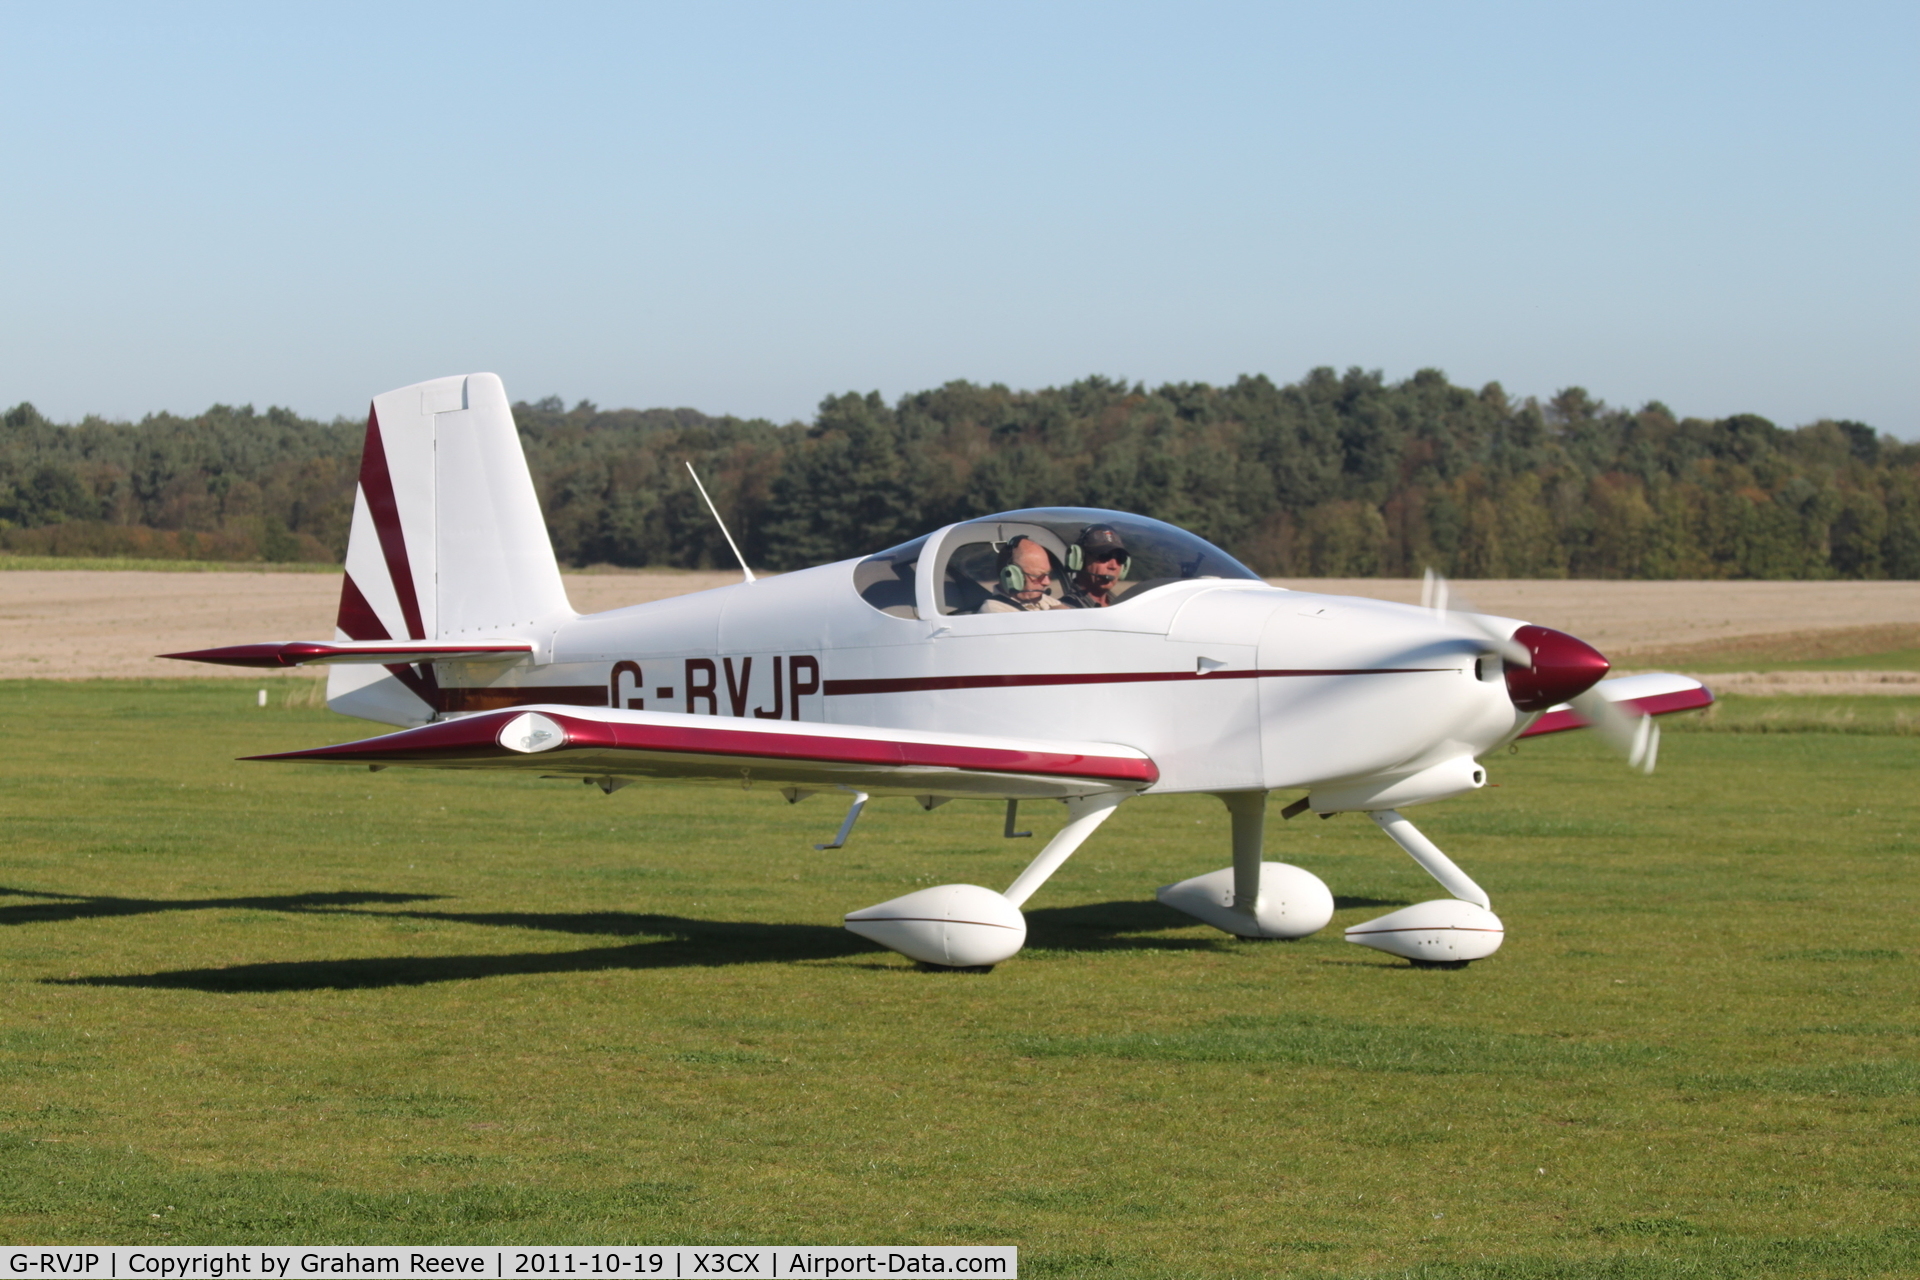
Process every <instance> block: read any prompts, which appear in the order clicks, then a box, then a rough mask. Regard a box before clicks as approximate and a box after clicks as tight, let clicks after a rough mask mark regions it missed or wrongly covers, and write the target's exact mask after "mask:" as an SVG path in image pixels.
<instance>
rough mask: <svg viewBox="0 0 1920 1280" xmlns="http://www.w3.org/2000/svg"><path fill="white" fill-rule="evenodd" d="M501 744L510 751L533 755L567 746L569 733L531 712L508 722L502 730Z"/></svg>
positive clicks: (555, 723) (535, 712)
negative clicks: (537, 752)
mask: <svg viewBox="0 0 1920 1280" xmlns="http://www.w3.org/2000/svg"><path fill="white" fill-rule="evenodd" d="M499 743H500V745H501V746H503V747H505V748H506V749H507V750H509V751H520V752H524V753H526V754H528V755H531V754H533V753H534V752H536V751H551V750H553V749H554V748H555V747H563V746H565V745H566V744H567V731H566V730H565V729H563V728H561V727H560V725H559V724H558V723H557V722H556V721H553V720H549V719H548V718H547V717H546V716H543V715H541V714H540V713H539V712H538V711H529V712H526V713H525V714H524V715H517V716H515V717H514V718H513V719H511V720H509V721H507V723H506V725H505V726H504V727H503V728H502V729H501V730H500V737H499Z"/></svg>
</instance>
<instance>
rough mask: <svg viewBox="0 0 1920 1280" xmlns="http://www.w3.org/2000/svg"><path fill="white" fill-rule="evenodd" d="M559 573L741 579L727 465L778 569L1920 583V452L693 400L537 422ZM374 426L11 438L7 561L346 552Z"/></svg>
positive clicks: (1389, 425)
mask: <svg viewBox="0 0 1920 1280" xmlns="http://www.w3.org/2000/svg"><path fill="white" fill-rule="evenodd" d="M516 415H517V418H518V421H519V425H520V430H521V435H522V438H523V440H524V442H525V444H526V448H527V456H528V461H529V463H530V464H531V466H532V469H533V473H534V477H535V483H536V484H537V485H538V486H539V488H540V492H541V498H542V501H543V502H544V504H545V509H546V512H547V520H548V525H549V527H550V528H551V529H552V532H553V538H554V545H555V548H556V550H558V552H559V553H560V555H561V557H562V559H563V560H565V561H568V562H570V563H574V564H590V563H596V562H607V563H614V564H627V565H641V564H652V565H677V566H685V567H695V566H702V565H721V564H726V563H729V562H730V559H731V557H730V555H729V553H728V552H727V549H726V546H725V543H724V542H723V540H722V539H721V538H720V535H719V533H718V531H717V530H716V529H715V528H714V527H713V522H712V520H711V518H710V517H708V516H707V514H706V512H705V511H704V509H703V508H702V507H701V505H700V501H699V498H698V496H697V495H696V494H695V493H694V491H693V488H692V486H691V484H689V483H688V481H687V479H686V473H685V469H684V467H683V466H682V462H683V461H687V460H690V461H692V462H693V463H694V464H695V465H696V466H697V467H699V468H700V471H701V475H702V477H703V478H704V479H705V480H706V482H707V485H708V487H709V489H710V490H711V491H712V492H713V495H714V498H715V500H716V501H717V502H718V503H719V504H720V506H721V509H722V510H723V511H725V512H727V514H728V518H729V520H730V521H731V522H732V523H733V525H734V532H735V533H736V535H738V536H739V537H740V538H741V541H742V543H743V544H744V545H745V547H746V548H747V551H748V554H749V556H750V557H751V558H752V559H753V560H754V562H755V563H757V564H768V565H772V566H774V567H778V568H791V567H797V566H800V565H805V564H812V563H818V562H820V561H823V560H828V559H833V558H836V557H840V556H847V555H856V554H860V553H862V552H865V551H869V550H873V549H877V548H879V547H883V546H886V545H888V544H890V543H892V542H897V541H901V540H904V539H906V538H910V537H913V536H915V535H917V534H919V533H922V532H925V531H926V530H927V529H930V528H933V527H935V526H937V525H940V524H942V523H945V522H947V521H949V520H955V519H960V518H963V517H966V516H971V515H978V514H982V513H984V512H989V511H996V510H1005V509H1008V508H1012V507H1021V506H1034V505H1043V504H1056V503H1071V504H1077V505H1085V506H1103V507H1118V508H1123V509H1126V510H1131V511H1138V512H1142V513H1144V514H1147V515H1153V516H1158V517H1160V518H1161V519H1164V520H1170V521H1172V522H1174V523H1176V524H1180V525H1183V526H1185V527H1187V528H1190V529H1193V530H1194V531H1195V532H1197V533H1200V534H1202V535H1203V536H1205V537H1208V538H1210V539H1212V540H1214V541H1216V542H1218V543H1220V544H1221V545H1223V546H1225V547H1227V548H1228V549H1229V550H1231V551H1233V552H1235V553H1236V554H1237V555H1239V556H1240V557H1241V558H1242V559H1244V560H1246V561H1247V562H1248V563H1249V564H1251V565H1253V566H1254V567H1256V568H1258V569H1261V570H1263V571H1265V572H1269V573H1275V574H1298V575H1328V576H1346V575H1354V576H1367V575H1377V574H1388V575H1403V574H1417V573H1418V572H1419V571H1420V569H1421V568H1422V567H1423V566H1426V565H1433V566H1436V567H1438V568H1441V569H1443V570H1445V571H1447V572H1449V573H1451V574H1454V575H1455V576H1458V577H1564V576H1573V577H1606V578H1613V577H1643V578H1726V577H1744V578H1827V577H1851V578H1882V577H1896V578H1916V577H1920V445H1910V444H1902V443H1900V442H1899V441H1896V440H1894V439H1892V438H1890V437H1886V436H1882V435H1879V434H1877V433H1876V432H1874V431H1873V430H1872V429H1871V428H1869V427H1866V426H1863V425H1861V424H1859V423H1853V422H1826V421H1823V422H1817V423H1814V424H1812V425H1810V426H1804V427H1801V428H1799V429H1797V430H1785V429H1782V428H1779V427H1776V426H1775V425H1774V424H1772V423H1770V422H1768V421H1766V420H1765V419H1763V418H1759V417H1754V416H1752V415H1738V416H1735V417H1731V418H1725V419H1721V420H1718V421H1706V420H1701V419H1695V418H1684V419H1683V418H1678V417H1676V416H1675V415H1674V414H1673V413H1672V412H1671V411H1670V410H1669V409H1667V408H1666V406H1664V405H1662V404H1659V403H1652V404H1648V405H1646V406H1645V407H1644V408H1642V409H1640V410H1638V411H1627V410H1621V409H1615V408H1610V407H1609V406H1607V405H1605V404H1602V403H1600V402H1598V401H1596V400H1594V399H1593V398H1592V397H1591V396H1589V395H1588V394H1587V393H1586V392H1585V391H1582V390H1580V389H1579V388H1570V389H1568V390H1566V391H1563V392H1561V393H1560V394H1559V395H1557V396H1555V397H1553V398H1552V400H1550V401H1548V402H1547V403H1545V404H1541V403H1538V402H1536V401H1533V400H1530V399H1529V400H1515V399H1512V398H1510V397H1508V396H1507V395H1506V394H1505V392H1504V391H1502V389H1501V388H1500V386H1499V385H1498V384H1490V385H1488V386H1486V387H1484V388H1481V389H1480V390H1478V391H1475V390H1472V389H1469V388H1465V387H1457V386H1454V385H1453V384H1451V383H1450V382H1449V381H1448V380H1447V378H1446V377H1445V376H1444V375H1443V374H1441V373H1440V372H1438V371H1436V370H1423V371H1421V372H1420V373H1417V374H1415V375H1414V376H1413V377H1411V378H1409V379H1407V380H1406V381H1404V382H1399V383H1388V382H1386V381H1385V380H1384V379H1383V378H1382V377H1381V376H1380V375H1379V374H1378V373H1366V372H1363V371H1361V370H1358V369H1354V370H1349V371H1348V372H1347V373H1345V374H1339V373H1336V372H1335V371H1333V370H1331V369H1316V370H1314V371H1313V372H1311V373H1309V374H1308V375H1307V376H1306V377H1305V378H1303V379H1301V380H1300V381H1299V382H1296V383H1292V384H1289V385H1285V386H1280V385H1276V384H1275V383H1273V382H1272V381H1270V380H1269V379H1267V378H1265V377H1258V376H1255V377H1243V378H1241V379H1240V380H1239V381H1237V382H1235V383H1233V384H1232V385H1231V386H1224V387H1213V386H1207V385H1203V384H1170V385H1167V386H1163V387H1160V388H1158V389H1157V390H1152V391H1149V390H1147V389H1146V388H1144V387H1141V386H1138V385H1134V386H1129V385H1127V384H1125V383H1122V382H1117V381H1112V380H1109V379H1105V378H1088V379H1085V380H1083V381H1080V382H1076V383H1073V384H1071V385H1068V386H1064V387H1054V388H1047V389H1044V390H1040V391H1030V392H1015V391H1010V390H1008V389H1007V388H1005V387H1002V386H988V387H982V386H976V385H973V384H971V383H965V382H953V383H949V384H947V385H946V386H943V387H939V388H936V389H933V390H929V391H922V392H916V393H914V394H911V395H907V396H903V397H902V398H901V399H900V400H899V401H898V402H896V403H893V404H889V403H887V402H886V401H884V400H882V399H881V398H880V397H879V396H878V395H877V394H869V395H864V396H863V395H857V394H848V395H839V396H830V397H828V398H827V399H826V400H824V401H823V402H822V403H821V405H820V409H819V412H818V414H817V415H816V416H815V418H814V421H813V422H812V423H811V424H810V425H802V424H797V423H796V424H792V425H788V426H775V425H774V424H772V423H769V422H765V421H744V420H741V419H737V418H715V417H708V416H707V415H705V414H701V413H698V412H695V411H694V410H691V409H673V410H667V409H650V410H631V409H623V410H616V411H602V410H600V409H599V408H597V407H596V406H594V405H592V404H590V403H587V402H584V401H583V402H581V403H580V404H577V405H575V406H574V407H573V408H572V409H568V408H566V407H565V405H564V404H562V403H561V402H560V401H558V400H554V399H549V400H543V401H540V402H538V403H535V404H521V405H518V406H516ZM360 435H361V424H359V423H358V422H351V421H336V422H332V423H318V422H310V421H305V420H302V419H299V418H297V417H295V416H293V415H292V414H290V413H288V412H287V411H285V410H280V409H270V410H268V411H267V412H266V413H264V414H260V413H256V412H254V411H253V410H252V409H251V408H241V409H232V408H228V407H226V406H215V407H214V408H212V409H210V410H208V411H207V412H206V413H205V414H202V415H200V416H199V417H197V418H176V417H172V416H170V415H160V416H156V417H150V418H148V419H146V420H145V421H143V422H140V423H138V424H128V423H109V422H102V421H98V420H94V419H89V420H88V421H86V422H83V423H81V424H79V425H77V426H71V427H69V426H56V425H53V424H50V423H48V422H46V421H44V420H43V419H42V418H41V417H40V415H39V414H38V413H36V412H35V411H34V409H33V407H32V406H31V405H25V404H23V405H20V406H18V407H16V408H14V409H13V410H11V411H9V412H8V413H7V414H6V416H5V423H4V431H3V432H0V545H4V546H6V547H7V548H10V549H13V550H16V551H39V552H52V553H55V554H88V553H93V554H98V553H112V554H137V555H200V556H217V557H228V558H251V559H327V558H337V557H338V556H339V554H340V553H341V551H342V550H343V548H344V542H345V537H346V528H347V520H348V516H349V514H350V512H351V504H352V494H353V478H354V474H355V470H356V467H357V462H358V453H359V445H360Z"/></svg>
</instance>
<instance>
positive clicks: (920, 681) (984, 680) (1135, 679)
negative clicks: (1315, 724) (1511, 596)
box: [821, 667, 1455, 698]
mask: <svg viewBox="0 0 1920 1280" xmlns="http://www.w3.org/2000/svg"><path fill="white" fill-rule="evenodd" d="M1452 670H1455V668H1453V667H1342V668H1327V669H1301V670H1290V669H1280V668H1272V669H1267V668H1262V669H1256V670H1252V671H1207V672H1196V671H1071V672H1061V673H1058V674H1044V675H1026V674H1022V675H1001V676H908V677H905V678H902V679H893V680H888V679H879V680H829V681H827V682H826V684H825V686H824V687H823V688H822V690H821V692H823V693H825V694H826V695H827V696H828V697H829V698H833V697H847V696H852V695H857V694H864V693H930V692H935V691H940V690H947V689H1031V688H1036V687H1040V686H1044V685H1060V684H1155V683H1160V682H1164V681H1178V680H1260V679H1266V678H1269V677H1276V678H1278V677H1300V676H1397V675H1417V674H1420V673H1423V672H1434V671H1452Z"/></svg>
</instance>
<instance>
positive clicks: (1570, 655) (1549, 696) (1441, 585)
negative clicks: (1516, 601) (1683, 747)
mask: <svg viewBox="0 0 1920 1280" xmlns="http://www.w3.org/2000/svg"><path fill="white" fill-rule="evenodd" d="M1451 596H1452V593H1451V591H1450V589H1449V587H1448V585H1447V580H1446V578H1445V577H1444V576H1443V575H1441V574H1439V573H1436V572H1434V571H1433V570H1432V569H1429V570H1427V574H1426V580H1425V582H1424V584H1423V585H1422V588H1421V594H1420V603H1421V604H1422V606H1424V607H1425V608H1428V609H1431V610H1433V612H1434V615H1435V616H1436V617H1438V618H1439V619H1440V620H1441V621H1443V622H1448V623H1454V624H1458V625H1461V626H1465V627H1467V628H1469V629H1471V630H1472V631H1474V632H1475V633H1476V634H1477V638H1480V639H1483V640H1484V641H1485V642H1486V652H1487V653H1489V654H1495V655H1498V656H1499V657H1500V659H1501V661H1502V662H1503V663H1504V664H1505V666H1506V678H1507V694H1508V696H1509V697H1511V698H1512V699H1513V705H1514V706H1516V707H1518V708H1519V709H1520V710H1522V711H1545V710H1547V709H1548V708H1550V707H1554V706H1558V705H1559V704H1561V703H1563V702H1564V703H1568V704H1570V705H1571V706H1572V707H1573V709H1574V710H1575V711H1576V712H1578V713H1579V715H1580V718H1581V719H1583V720H1585V721H1586V722H1587V723H1588V724H1589V725H1591V726H1592V727H1593V731H1594V732H1595V733H1597V734H1599V735H1600V739H1601V741H1603V742H1605V743H1606V744H1607V745H1608V746H1610V747H1612V748H1613V749H1614V750H1615V751H1618V752H1619V753H1620V754H1621V755H1623V756H1625V757H1626V758H1627V764H1628V766H1629V767H1630V768H1634V769H1638V770H1640V771H1641V772H1642V773H1652V772H1653V766H1654V762H1655V761H1656V760H1657V759H1658V758H1659V755H1660V728H1659V726H1658V725H1656V724H1655V723H1654V722H1653V717H1652V716H1645V715H1639V714H1637V713H1635V712H1632V711H1629V710H1627V709H1626V708H1625V707H1622V706H1620V705H1619V704H1617V703H1615V702H1613V701H1611V700H1609V699H1608V698H1607V697H1606V696H1605V695H1604V694H1602V693H1601V692H1600V688H1599V686H1600V680H1601V678H1602V677H1604V676H1605V675H1606V674H1607V671H1608V670H1609V669H1610V668H1611V666H1612V664H1611V663H1609V662H1608V661H1607V659H1606V657H1605V656H1604V655H1603V654H1602V653H1601V652H1600V651H1599V650H1598V649H1595V648H1594V647H1593V646H1592V645H1590V644H1588V643H1587V642H1586V641H1584V640H1580V639H1577V638H1575V637H1573V636H1570V635H1568V634H1567V633H1566V632H1564V631H1555V630H1553V629H1552V628H1551V627H1536V626H1532V625H1528V626H1524V627H1521V628H1520V629H1519V630H1517V631H1515V632H1514V633H1513V634H1512V635H1511V636H1505V635H1501V634H1500V633H1499V632H1498V631H1496V630H1494V629H1493V627H1492V626H1491V625H1490V624H1489V623H1488V621H1487V619H1486V618H1485V617H1484V616H1483V615H1481V614H1480V613H1478V612H1477V611H1475V610H1474V609H1472V608H1471V607H1470V606H1467V607H1464V608H1463V609H1462V610H1461V611H1459V612H1452V611H1450V610H1449V608H1448V604H1449V601H1450V599H1451ZM1461 604H1462V605H1463V606H1465V602H1464V601H1462V602H1461Z"/></svg>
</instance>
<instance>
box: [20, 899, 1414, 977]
mask: <svg viewBox="0 0 1920 1280" xmlns="http://www.w3.org/2000/svg"><path fill="white" fill-rule="evenodd" d="M0 892H6V891H4V890H0ZM16 896H33V897H38V898H46V899H55V900H52V901H48V902H45V903H35V904H33V905H31V906H26V907H13V908H0V922H12V923H26V922H27V921H28V920H29V919H32V920H37V921H48V920H63V919H80V918H87V917H99V916H114V915H133V914H139V913H141V912H145V911H193V910H203V909H206V908H210V907H249V908H255V909H265V910H280V911H287V912H292V913H296V914H305V913H313V914H323V915H366V916H375V917H380V918H394V919H410V920H419V921H422V922H431V923H436V924H464V925H474V926H479V927H493V928H508V929H535V930H545V931H549V932H556V933H570V934H591V935H596V936H599V937H606V936H608V935H614V936H623V935H626V936H636V937H640V938H643V939H644V940H643V941H636V942H632V943H622V944H617V945H613V946H601V947H588V948H585V949H582V950H575V951H531V952H529V951H521V952H506V953H493V954H466V955H448V956H369V957H365V958H361V959H351V960H288V961H272V962H267V963H262V964H241V965H231V966H225V967H220V968H206V969H173V970H163V971H161V972H158V973H144V974H98V975H92V976H85V977H72V978H47V979H43V981H45V982H47V983H50V984H53V985H60V986H112V987H155V988H172V989H183V990H193V991H213V992H266V991H319V990H352V989H365V988H379V987H403V986H423V985H426V984H429V983H436V982H461V981H466V980H469V979H473V978H492V977H505V976H510V975H515V974H544V973H594V972H602V971H608V970H622V969H625V970H643V969H662V968H685V967H712V966H721V965H734V964H780V963H794V962H797V961H803V960H827V959H837V958H840V957H845V956H851V955H859V954H863V953H865V954H872V955H876V956H878V955H884V954H885V952H884V951H882V950H881V949H880V948H878V947H876V946H874V945H873V944H872V943H870V942H867V941H866V940H864V939H862V938H857V937H855V936H854V935H852V934H850V933H848V932H847V931H846V930H844V929H841V928H839V927H837V926H834V925H818V924H762V923H753V922H742V921H721V920H698V919H692V918H689V917H685V916H671V915H658V914H650V913H641V912H618V911H596V912H458V911H423V910H418V909H415V910H408V911H369V910H366V907H368V906H371V905H375V904H401V903H408V902H418V901H423V900H432V899H433V898H434V897H436V896H437V895H429V894H391V893H331V894H295V895H289V896H286V897H280V898H221V899H182V900H177V901H166V900H156V899H135V898H78V897H75V898H66V897H64V896H60V895H49V894H31V895H16ZM1336 902H1337V904H1338V905H1339V906H1342V907H1348V906H1354V907H1359V906H1385V905H1397V904H1393V903H1390V902H1388V901H1386V900H1383V899H1373V898H1341V899H1337V900H1336ZM29 911H31V912H35V913H38V914H35V915H32V916H19V917H15V916H12V915H9V914H6V913H8V912H29ZM1192 925H1193V921H1192V920H1190V919H1188V918H1187V917H1186V916H1183V915H1181V914H1179V913H1178V912H1175V911H1173V910H1171V909H1169V908H1167V907H1164V906H1161V905H1160V904H1159V903H1157V902H1142V901H1123V902H1094V903H1084V904H1082V905H1080V906H1072V907H1042V908H1039V909H1038V910H1033V911H1029V912H1028V913H1027V930H1028V932H1027V941H1028V945H1029V946H1031V947H1036V948H1051V949H1058V950H1063V951H1128V950H1135V951H1137V950H1160V951H1191V950H1204V949H1208V948H1212V947H1215V946H1219V945H1222V944H1225V943H1227V942H1228V941H1229V940H1228V939H1227V938H1226V937H1225V936H1224V935H1222V936H1220V937H1217V938H1192V937H1186V938H1167V937H1153V936H1148V935H1152V934H1156V933H1162V932H1165V931H1167V930H1172V929H1189V928H1191V927H1192Z"/></svg>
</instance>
